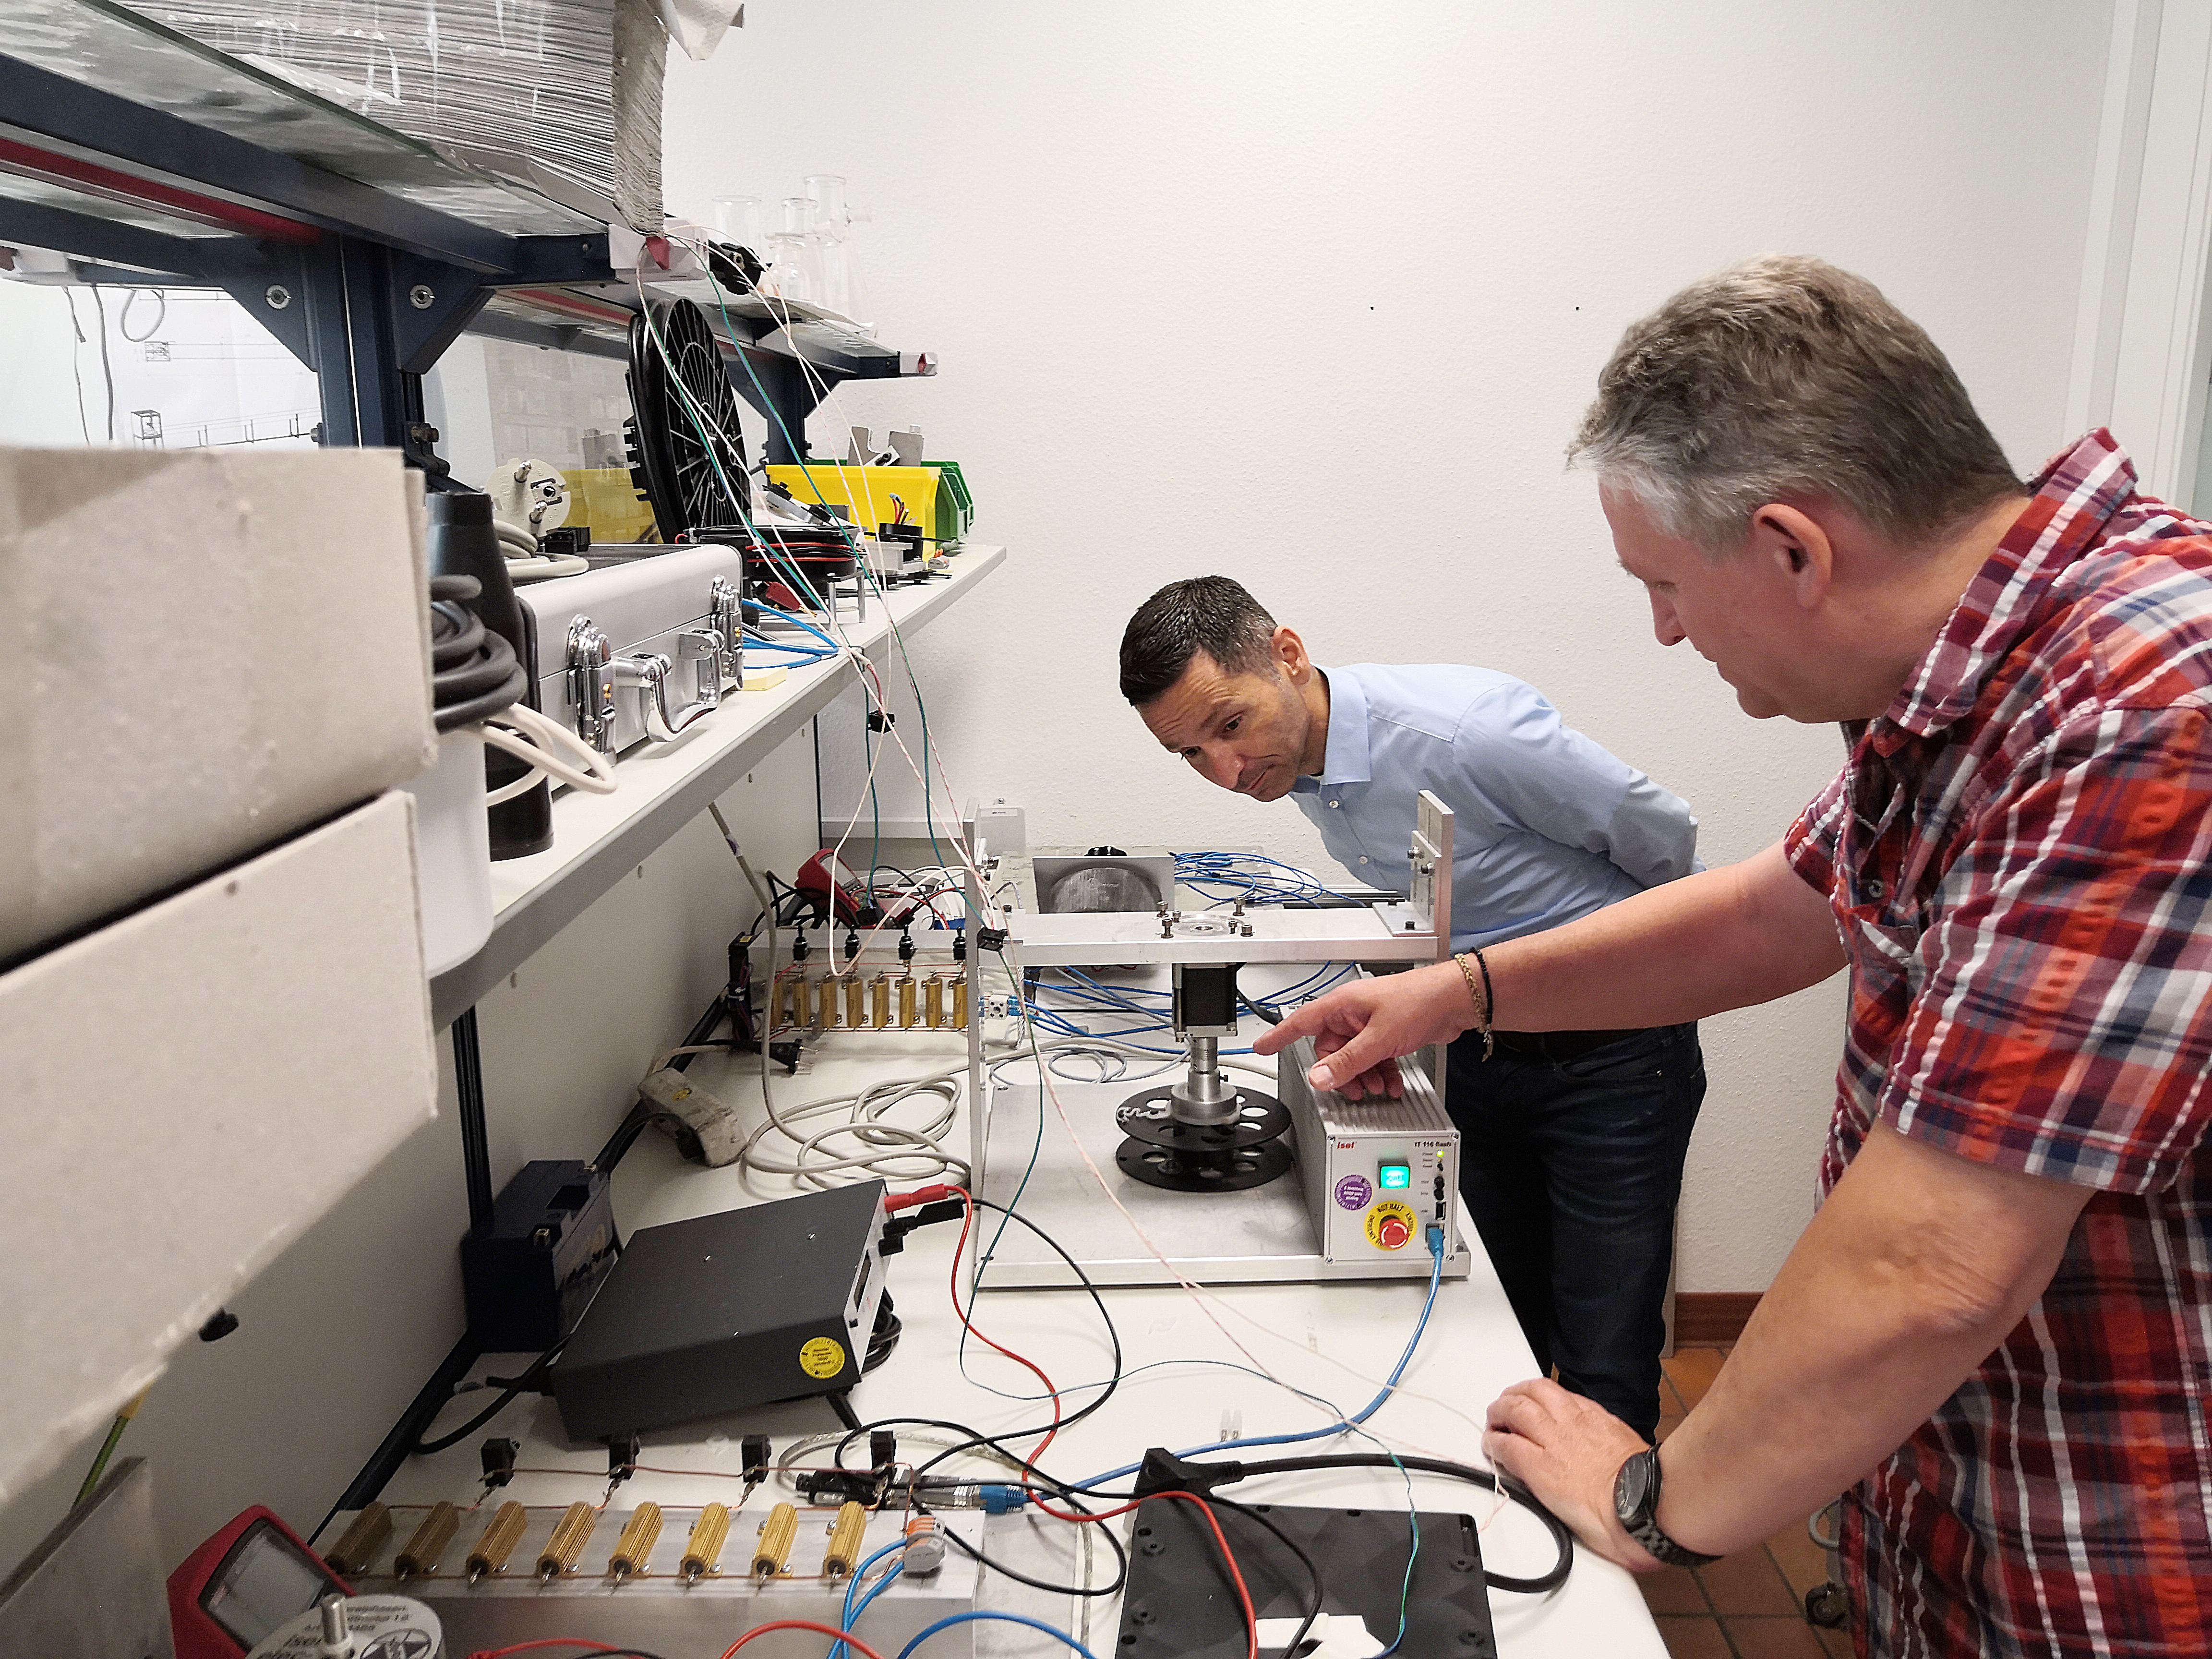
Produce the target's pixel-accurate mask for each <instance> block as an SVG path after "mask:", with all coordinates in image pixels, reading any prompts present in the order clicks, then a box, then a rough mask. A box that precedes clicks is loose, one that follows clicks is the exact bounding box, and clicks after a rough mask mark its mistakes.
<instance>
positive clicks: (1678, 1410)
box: [1659, 1364, 1690, 1417]
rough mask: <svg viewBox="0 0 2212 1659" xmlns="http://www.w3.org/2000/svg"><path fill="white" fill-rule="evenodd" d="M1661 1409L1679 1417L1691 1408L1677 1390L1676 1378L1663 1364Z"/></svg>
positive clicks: (1660, 1380)
mask: <svg viewBox="0 0 2212 1659" xmlns="http://www.w3.org/2000/svg"><path fill="white" fill-rule="evenodd" d="M1659 1409H1660V1411H1661V1412H1662V1413H1673V1414H1674V1415H1675V1416H1678V1417H1679V1416H1680V1415H1681V1414H1682V1413H1685V1412H1686V1411H1688V1410H1689V1409H1690V1408H1689V1407H1688V1406H1686V1405H1685V1404H1684V1403H1683V1401H1682V1396H1681V1395H1680V1393H1678V1392H1677V1391H1676V1390H1675V1388H1674V1379H1673V1378H1671V1377H1669V1376H1668V1375H1667V1373H1666V1368H1665V1365H1664V1364H1662V1366H1661V1368H1660V1373H1659Z"/></svg>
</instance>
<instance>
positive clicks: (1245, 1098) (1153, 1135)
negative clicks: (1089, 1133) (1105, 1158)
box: [1114, 1080, 1291, 1154]
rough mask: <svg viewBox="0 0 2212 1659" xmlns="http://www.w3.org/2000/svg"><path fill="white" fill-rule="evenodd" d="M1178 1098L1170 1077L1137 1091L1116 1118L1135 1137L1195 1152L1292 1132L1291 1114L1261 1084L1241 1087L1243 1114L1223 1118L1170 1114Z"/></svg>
mask: <svg viewBox="0 0 2212 1659" xmlns="http://www.w3.org/2000/svg"><path fill="white" fill-rule="evenodd" d="M1173 1104H1174V1102H1173V1100H1172V1099H1171V1098H1170V1096H1169V1094H1168V1088H1167V1081H1166V1080H1163V1081H1162V1083H1161V1084H1160V1085H1159V1086H1158V1088H1156V1089H1147V1090H1146V1091H1144V1092H1143V1093H1141V1094H1134V1095H1131V1096H1130V1097H1128V1098H1127V1100H1125V1101H1123V1102H1122V1103H1121V1104H1120V1105H1119V1106H1117V1107H1115V1109H1114V1122H1115V1127H1118V1128H1119V1129H1120V1130H1121V1133H1123V1134H1125V1135H1127V1136H1128V1137H1129V1138H1130V1139H1133V1140H1141V1141H1144V1142H1145V1143H1146V1144H1147V1145H1148V1146H1164V1147H1166V1148H1167V1149H1168V1150H1169V1151H1170V1152H1185V1153H1191V1154H1197V1153H1204V1152H1234V1151H1236V1150H1237V1149H1238V1148H1240V1147H1245V1146H1260V1145H1261V1144H1262V1143H1264V1142H1266V1141H1270V1140H1280V1139H1282V1138H1283V1137H1284V1136H1285V1134H1287V1133H1289V1132H1290V1127H1291V1115H1290V1114H1289V1113H1288V1112H1286V1111H1285V1110H1284V1109H1283V1103H1281V1102H1280V1101H1279V1100H1277V1099H1276V1098H1275V1097H1274V1096H1273V1095H1269V1094H1262V1093H1261V1091H1259V1090H1257V1089H1239V1090H1238V1091H1237V1115H1236V1116H1235V1117H1233V1118H1228V1119H1225V1120H1224V1121H1221V1122H1219V1123H1179V1122H1177V1121H1176V1120H1175V1119H1174V1118H1172V1117H1170V1115H1169V1112H1170V1109H1171V1107H1172V1106H1173Z"/></svg>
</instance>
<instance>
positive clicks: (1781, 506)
mask: <svg viewBox="0 0 2212 1659" xmlns="http://www.w3.org/2000/svg"><path fill="white" fill-rule="evenodd" d="M1750 553H1751V556H1752V557H1753V558H1756V559H1763V560H1765V561H1766V562H1768V563H1769V564H1770V565H1771V567H1772V568H1773V571H1774V574H1776V575H1778V576H1779V577H1780V578H1781V579H1782V580H1783V581H1784V582H1785V583H1786V584H1787V585H1788V586H1789V587H1790V592H1791V594H1792V596H1793V597H1794V598H1795V599H1796V601H1797V604H1798V605H1799V606H1800V607H1802V609H1804V610H1807V611H1813V610H1817V609H1818V608H1819V607H1820V603H1821V602H1822V601H1823V600H1824V599H1826V598H1827V597H1828V588H1829V586H1830V584H1831V583H1832V582H1833V581H1834V580H1835V574H1836V548H1835V544H1834V543H1833V542H1832V541H1831V540H1830V539H1829V538H1828V532H1827V531H1826V530H1825V529H1824V528H1822V526H1821V525H1820V520H1818V519H1816V518H1814V516H1813V515H1812V514H1811V513H1807V512H1805V511H1804V510H1803V509H1802V508H1800V507H1791V506H1790V505H1789V504H1788V503H1787V502H1785V501H1769V502H1768V503H1767V504H1766V505H1765V506H1764V507H1760V508H1759V510H1758V511H1757V512H1756V513H1753V514H1752V515H1751V547H1750Z"/></svg>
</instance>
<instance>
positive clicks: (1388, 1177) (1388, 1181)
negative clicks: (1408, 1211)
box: [1376, 1164, 1413, 1192]
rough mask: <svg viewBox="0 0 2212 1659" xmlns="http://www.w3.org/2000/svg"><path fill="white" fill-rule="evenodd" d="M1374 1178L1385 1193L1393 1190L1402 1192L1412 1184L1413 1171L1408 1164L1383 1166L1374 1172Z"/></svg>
mask: <svg viewBox="0 0 2212 1659" xmlns="http://www.w3.org/2000/svg"><path fill="white" fill-rule="evenodd" d="M1376 1178H1377V1179H1378V1180H1379V1181H1380V1182H1382V1186H1383V1191H1385V1192H1389V1191H1390V1190H1391V1189H1392V1188H1398V1189H1400V1190H1403V1189H1404V1188H1407V1187H1410V1186H1412V1185H1413V1168H1412V1166H1411V1165H1409V1164H1383V1165H1382V1166H1381V1167H1380V1168H1379V1169H1378V1170H1376Z"/></svg>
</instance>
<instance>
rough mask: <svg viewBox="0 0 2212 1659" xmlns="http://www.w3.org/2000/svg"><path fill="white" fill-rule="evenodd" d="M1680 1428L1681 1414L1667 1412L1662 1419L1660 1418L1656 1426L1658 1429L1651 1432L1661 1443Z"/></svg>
mask: <svg viewBox="0 0 2212 1659" xmlns="http://www.w3.org/2000/svg"><path fill="white" fill-rule="evenodd" d="M1681 1426H1682V1413H1680V1412H1668V1413H1666V1414H1665V1415H1664V1416H1662V1417H1661V1418H1660V1419H1659V1426H1658V1428H1657V1429H1656V1430H1655V1431H1653V1432H1654V1433H1655V1434H1656V1436H1657V1437H1658V1438H1659V1439H1661V1440H1662V1441H1663V1440H1665V1439H1666V1438H1667V1437H1668V1435H1670V1434H1672V1433H1674V1431H1675V1430H1677V1429H1679V1428H1680V1427H1681Z"/></svg>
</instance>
